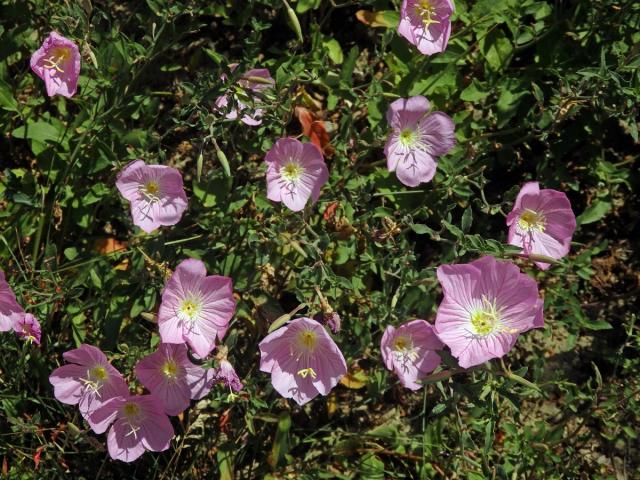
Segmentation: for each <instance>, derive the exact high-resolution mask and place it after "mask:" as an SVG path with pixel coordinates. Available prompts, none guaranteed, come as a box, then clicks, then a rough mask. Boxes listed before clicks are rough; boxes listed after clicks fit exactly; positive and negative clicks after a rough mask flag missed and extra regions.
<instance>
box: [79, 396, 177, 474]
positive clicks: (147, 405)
mask: <svg viewBox="0 0 640 480" xmlns="http://www.w3.org/2000/svg"><path fill="white" fill-rule="evenodd" d="M91 422H92V423H93V425H95V427H94V429H93V430H94V431H95V432H96V433H103V432H105V431H106V430H107V428H109V425H111V424H112V423H113V425H112V427H111V429H110V430H109V433H108V435H107V448H108V449H109V455H111V458H113V459H114V460H122V461H123V462H133V461H134V460H135V459H137V458H138V457H140V455H142V454H143V453H144V452H145V450H150V451H152V452H162V451H164V450H167V449H168V448H169V446H170V444H171V439H172V438H173V436H174V433H173V426H172V425H171V422H170V421H169V417H167V415H166V414H165V413H164V411H163V409H162V402H161V401H160V399H158V398H157V397H155V396H154V395H133V396H129V395H128V394H127V395H123V396H120V397H115V398H112V399H111V400H109V401H108V402H105V403H104V405H102V406H101V407H100V408H98V409H97V410H95V411H94V412H93V413H92V414H91ZM114 422H115V423H114Z"/></svg>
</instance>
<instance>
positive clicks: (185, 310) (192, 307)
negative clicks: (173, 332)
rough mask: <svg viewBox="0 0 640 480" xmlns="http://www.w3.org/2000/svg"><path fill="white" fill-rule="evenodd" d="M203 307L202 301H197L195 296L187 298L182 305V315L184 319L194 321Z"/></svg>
mask: <svg viewBox="0 0 640 480" xmlns="http://www.w3.org/2000/svg"><path fill="white" fill-rule="evenodd" d="M201 309H202V305H201V304H200V302H197V301H196V300H195V299H193V298H187V299H185V300H183V301H182V304H181V305H180V314H181V315H180V316H181V317H183V318H184V319H187V320H191V321H193V320H194V319H195V318H196V317H197V316H198V314H199V313H200V310H201Z"/></svg>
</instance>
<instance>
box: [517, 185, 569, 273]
mask: <svg viewBox="0 0 640 480" xmlns="http://www.w3.org/2000/svg"><path fill="white" fill-rule="evenodd" d="M507 225H508V226H509V235H508V242H509V243H510V244H511V245H516V246H518V247H522V251H523V252H524V253H525V254H527V255H529V254H531V253H533V254H537V255H546V256H548V257H551V258H555V259H560V258H562V257H564V256H565V255H567V253H569V249H570V248H571V237H572V236H573V232H574V231H575V229H576V217H575V215H574V214H573V210H571V203H570V202H569V199H568V198H567V196H566V195H565V194H564V193H562V192H558V191H556V190H550V189H544V190H540V187H539V185H538V182H528V183H525V184H524V186H523V187H522V189H521V190H520V193H518V197H517V198H516V203H515V205H514V206H513V210H511V213H509V215H508V216H507ZM535 264H536V265H537V266H538V267H540V268H541V269H543V270H546V269H547V268H549V267H550V266H551V264H549V263H544V262H535Z"/></svg>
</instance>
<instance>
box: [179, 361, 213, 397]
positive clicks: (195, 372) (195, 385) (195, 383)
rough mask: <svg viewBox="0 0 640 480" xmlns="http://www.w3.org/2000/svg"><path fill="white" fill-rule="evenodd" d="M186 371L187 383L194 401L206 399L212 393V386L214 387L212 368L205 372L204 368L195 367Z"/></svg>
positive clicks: (187, 368)
mask: <svg viewBox="0 0 640 480" xmlns="http://www.w3.org/2000/svg"><path fill="white" fill-rule="evenodd" d="M185 371H186V372H185V381H186V382H187V388H188V389H189V392H190V396H191V398H192V399H193V400H200V399H201V398H204V397H205V396H206V395H207V394H208V393H209V392H210V391H211V386H212V385H213V381H214V378H213V370H212V369H210V368H209V369H206V370H205V369H204V368H202V367H199V366H197V365H193V366H191V367H186V369H185Z"/></svg>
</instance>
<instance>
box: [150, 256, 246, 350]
mask: <svg viewBox="0 0 640 480" xmlns="http://www.w3.org/2000/svg"><path fill="white" fill-rule="evenodd" d="M235 309H236V301H235V300H234V298H233V284H232V281H231V279H230V278H229V277H221V276H218V275H210V276H207V269H206V267H205V266H204V263H202V262H201V261H200V260H195V259H188V260H184V261H183V262H181V263H180V264H179V265H178V266H177V267H176V270H175V272H174V273H173V275H172V276H171V278H169V280H168V281H167V284H166V285H165V288H164V292H162V303H161V304H160V310H159V312H158V327H159V328H160V337H161V338H162V341H163V342H164V343H184V342H187V343H188V344H189V346H190V347H191V348H192V349H193V351H194V352H195V353H196V354H197V355H198V356H199V357H201V358H204V357H206V356H207V355H208V354H209V352H211V350H213V349H214V347H215V342H216V337H217V338H218V339H219V340H222V337H224V335H225V333H226V332H227V328H228V327H229V321H230V320H231V317H232V316H233V313H234V312H235Z"/></svg>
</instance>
